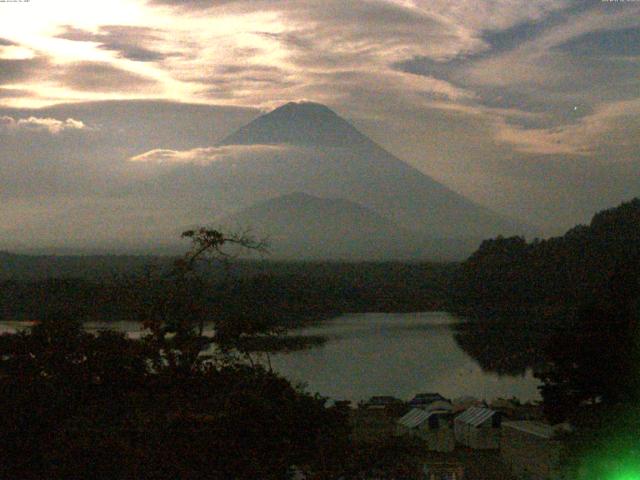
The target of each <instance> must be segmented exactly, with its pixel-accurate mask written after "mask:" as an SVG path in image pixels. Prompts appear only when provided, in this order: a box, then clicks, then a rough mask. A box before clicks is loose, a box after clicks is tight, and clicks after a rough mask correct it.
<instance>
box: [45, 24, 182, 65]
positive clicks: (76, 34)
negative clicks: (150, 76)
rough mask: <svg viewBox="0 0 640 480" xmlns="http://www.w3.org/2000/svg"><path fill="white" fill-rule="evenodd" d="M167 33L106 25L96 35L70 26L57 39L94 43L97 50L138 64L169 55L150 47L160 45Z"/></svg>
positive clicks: (154, 60) (143, 28)
mask: <svg viewBox="0 0 640 480" xmlns="http://www.w3.org/2000/svg"><path fill="white" fill-rule="evenodd" d="M166 36H167V32H165V31H162V30H160V29H154V28H148V27H139V26H138V27H136V26H124V25H106V26H102V27H100V28H99V29H98V32H97V33H93V32H90V31H87V30H82V29H79V28H75V27H73V26H71V25H66V26H64V27H63V31H62V33H60V34H58V35H57V38H62V39H65V40H72V41H76V42H95V43H98V48H100V49H102V50H110V51H114V52H117V53H118V55H119V56H120V57H122V58H127V59H129V60H134V61H139V62H156V61H160V60H163V59H165V58H167V57H168V56H170V55H171V53H166V52H163V51H161V50H160V49H155V48H151V46H152V45H157V44H159V43H162V38H163V37H166Z"/></svg>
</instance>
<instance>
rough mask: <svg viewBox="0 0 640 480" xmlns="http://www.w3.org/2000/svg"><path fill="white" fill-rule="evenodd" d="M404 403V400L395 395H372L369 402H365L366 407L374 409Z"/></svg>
mask: <svg viewBox="0 0 640 480" xmlns="http://www.w3.org/2000/svg"><path fill="white" fill-rule="evenodd" d="M402 404H403V402H402V400H400V399H398V398H395V397H390V396H377V397H371V398H370V399H369V400H368V401H367V402H365V404H364V407H365V408H372V409H384V408H387V407H394V406H398V405H402Z"/></svg>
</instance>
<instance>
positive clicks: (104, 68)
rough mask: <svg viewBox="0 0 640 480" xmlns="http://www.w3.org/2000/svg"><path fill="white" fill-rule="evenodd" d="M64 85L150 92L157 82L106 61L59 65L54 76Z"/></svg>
mask: <svg viewBox="0 0 640 480" xmlns="http://www.w3.org/2000/svg"><path fill="white" fill-rule="evenodd" d="M55 78H56V79H57V80H58V81H59V82H60V83H62V84H63V85H65V86H66V87H71V88H73V89H76V90H83V91H93V92H118V91H120V92H130V91H134V92H140V91H145V92H150V91H157V90H158V88H159V84H158V82H157V81H156V80H154V79H153V78H149V77H146V76H143V75H139V74H137V73H133V72H131V71H128V70H124V69H121V68H118V67H115V66H113V65H111V64H110V63H107V62H78V63H72V64H68V65H64V66H61V67H60V69H59V73H58V74H57V75H56V77H55Z"/></svg>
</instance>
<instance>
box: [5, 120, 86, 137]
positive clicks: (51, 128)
mask: <svg viewBox="0 0 640 480" xmlns="http://www.w3.org/2000/svg"><path fill="white" fill-rule="evenodd" d="M85 128H87V127H86V125H85V124H84V123H82V122H81V121H80V120H74V119H73V118H68V119H66V120H58V119H55V118H38V117H29V118H19V119H15V118H12V117H9V116H0V133H2V132H5V133H6V132H16V131H21V132H49V133H50V134H52V135H57V134H59V133H61V132H64V131H67V130H83V129H85Z"/></svg>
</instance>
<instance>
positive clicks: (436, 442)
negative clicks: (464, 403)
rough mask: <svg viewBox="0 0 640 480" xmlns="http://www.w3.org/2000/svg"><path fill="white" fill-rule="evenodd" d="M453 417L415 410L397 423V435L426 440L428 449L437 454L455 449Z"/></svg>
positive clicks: (440, 413)
mask: <svg viewBox="0 0 640 480" xmlns="http://www.w3.org/2000/svg"><path fill="white" fill-rule="evenodd" d="M452 427H453V425H452V418H451V415H450V414H448V413H446V412H429V411H427V410H423V409H421V408H414V409H412V410H411V411H410V412H409V413H407V414H406V415H404V416H403V417H402V418H400V419H399V420H398V421H397V422H396V435H397V436H402V435H411V436H415V437H418V438H420V439H422V440H424V441H425V442H426V443H427V448H428V449H429V450H433V451H436V452H451V451H453V450H454V449H455V446H456V445H455V444H456V442H455V437H454V434H453V428H452Z"/></svg>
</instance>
